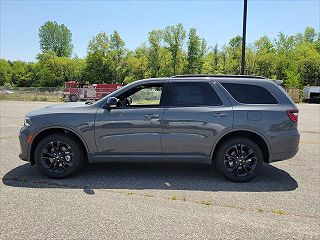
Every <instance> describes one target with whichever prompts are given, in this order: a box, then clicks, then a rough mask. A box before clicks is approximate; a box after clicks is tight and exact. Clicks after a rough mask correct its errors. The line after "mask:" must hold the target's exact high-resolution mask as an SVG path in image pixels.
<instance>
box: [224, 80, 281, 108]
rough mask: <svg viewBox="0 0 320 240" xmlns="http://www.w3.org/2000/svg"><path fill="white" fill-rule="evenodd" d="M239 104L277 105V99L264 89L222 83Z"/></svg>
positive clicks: (255, 86) (254, 86)
mask: <svg viewBox="0 0 320 240" xmlns="http://www.w3.org/2000/svg"><path fill="white" fill-rule="evenodd" d="M221 85H222V86H223V87H224V88H225V89H226V90H227V91H228V92H229V93H230V94H231V96H232V97H233V98H234V99H235V100H236V101H238V102H240V103H244V104H277V103H278V101H277V100H276V99H275V97H274V96H273V95H272V94H271V93H270V92H269V91H268V90H267V89H265V88H264V87H260V86H257V85H250V84H237V83H221Z"/></svg>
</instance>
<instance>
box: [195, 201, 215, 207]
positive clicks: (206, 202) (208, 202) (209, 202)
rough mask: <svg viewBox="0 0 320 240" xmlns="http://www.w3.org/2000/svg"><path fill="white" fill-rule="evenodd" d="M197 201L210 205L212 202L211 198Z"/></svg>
mask: <svg viewBox="0 0 320 240" xmlns="http://www.w3.org/2000/svg"><path fill="white" fill-rule="evenodd" d="M197 203H199V204H203V205H207V206H209V205H211V204H212V203H211V201H210V200H201V201H199V202H197Z"/></svg>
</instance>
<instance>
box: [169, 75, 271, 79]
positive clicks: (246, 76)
mask: <svg viewBox="0 0 320 240" xmlns="http://www.w3.org/2000/svg"><path fill="white" fill-rule="evenodd" d="M188 77H219V78H257V79H265V78H264V77H261V76H254V75H210V74H185V75H175V76H172V77H171V78H188Z"/></svg>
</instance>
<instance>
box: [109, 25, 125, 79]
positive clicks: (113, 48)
mask: <svg viewBox="0 0 320 240" xmlns="http://www.w3.org/2000/svg"><path fill="white" fill-rule="evenodd" d="M126 52H127V50H126V49H125V43H124V41H123V40H122V38H121V37H120V35H119V33H118V32H117V31H114V32H113V34H112V35H111V36H110V51H108V52H107V54H108V55H110V56H109V59H111V61H110V62H109V63H110V64H111V68H112V69H113V71H112V72H113V74H112V77H111V81H112V82H113V83H116V82H122V80H123V78H124V76H123V73H124V72H123V71H124V62H123V60H124V57H125V54H126Z"/></svg>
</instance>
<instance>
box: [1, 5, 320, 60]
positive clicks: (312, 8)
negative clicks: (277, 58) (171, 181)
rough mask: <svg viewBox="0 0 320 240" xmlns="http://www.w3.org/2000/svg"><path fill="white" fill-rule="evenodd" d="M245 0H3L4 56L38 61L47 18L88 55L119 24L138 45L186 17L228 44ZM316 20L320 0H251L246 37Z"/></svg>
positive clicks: (237, 30) (288, 30)
mask: <svg viewBox="0 0 320 240" xmlns="http://www.w3.org/2000/svg"><path fill="white" fill-rule="evenodd" d="M242 13H243V0H233V1H222V0H220V1H213V0H212V1H182V0H180V1H160V0H158V1H119V0H118V1H102V0H96V1H89V0H86V1H85V0H82V1H80V0H78V1H75V0H71V1H67V0H56V1H48V0H42V1H41V0H33V1H28V0H25V1H17V0H0V58H4V59H9V60H23V61H35V57H36V55H37V54H38V53H40V47H39V37H38V30H39V27H40V26H41V25H43V24H44V23H45V22H46V21H57V22H58V23H59V24H61V23H63V24H65V25H66V26H67V27H68V28H69V29H70V30H71V32H72V42H73V45H74V50H73V52H74V54H75V55H76V56H78V57H81V58H82V57H85V56H86V52H87V46H88V42H89V40H90V39H92V37H93V36H95V35H97V34H98V33H99V32H106V33H107V34H111V33H112V32H113V31H114V30H117V31H118V32H119V33H120V36H121V37H122V38H123V40H124V41H125V43H126V47H127V48H128V49H131V50H133V49H135V48H136V47H138V46H139V45H141V44H142V43H143V42H146V43H147V39H148V32H149V31H151V30H152V29H162V28H164V27H165V26H168V25H176V24H178V23H182V24H183V25H184V27H185V28H186V29H187V30H189V29H190V28H191V27H195V28H196V29H197V33H198V34H199V35H200V36H201V37H204V38H205V39H206V40H207V42H208V45H209V46H214V45H215V44H216V43H217V44H218V45H219V46H222V45H223V44H227V43H228V42H229V39H230V38H232V37H234V36H236V35H241V34H242ZM306 26H311V27H313V28H315V29H316V31H317V32H319V29H320V0H300V1H298V0H297V1H294V0H291V1H286V0H248V20H247V42H248V43H252V42H254V41H255V40H257V39H259V38H260V37H262V36H264V35H267V36H269V37H270V38H271V39H273V38H275V37H276V36H277V35H278V33H279V32H283V33H285V34H287V35H292V34H295V33H297V32H303V31H304V29H305V27H306Z"/></svg>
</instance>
